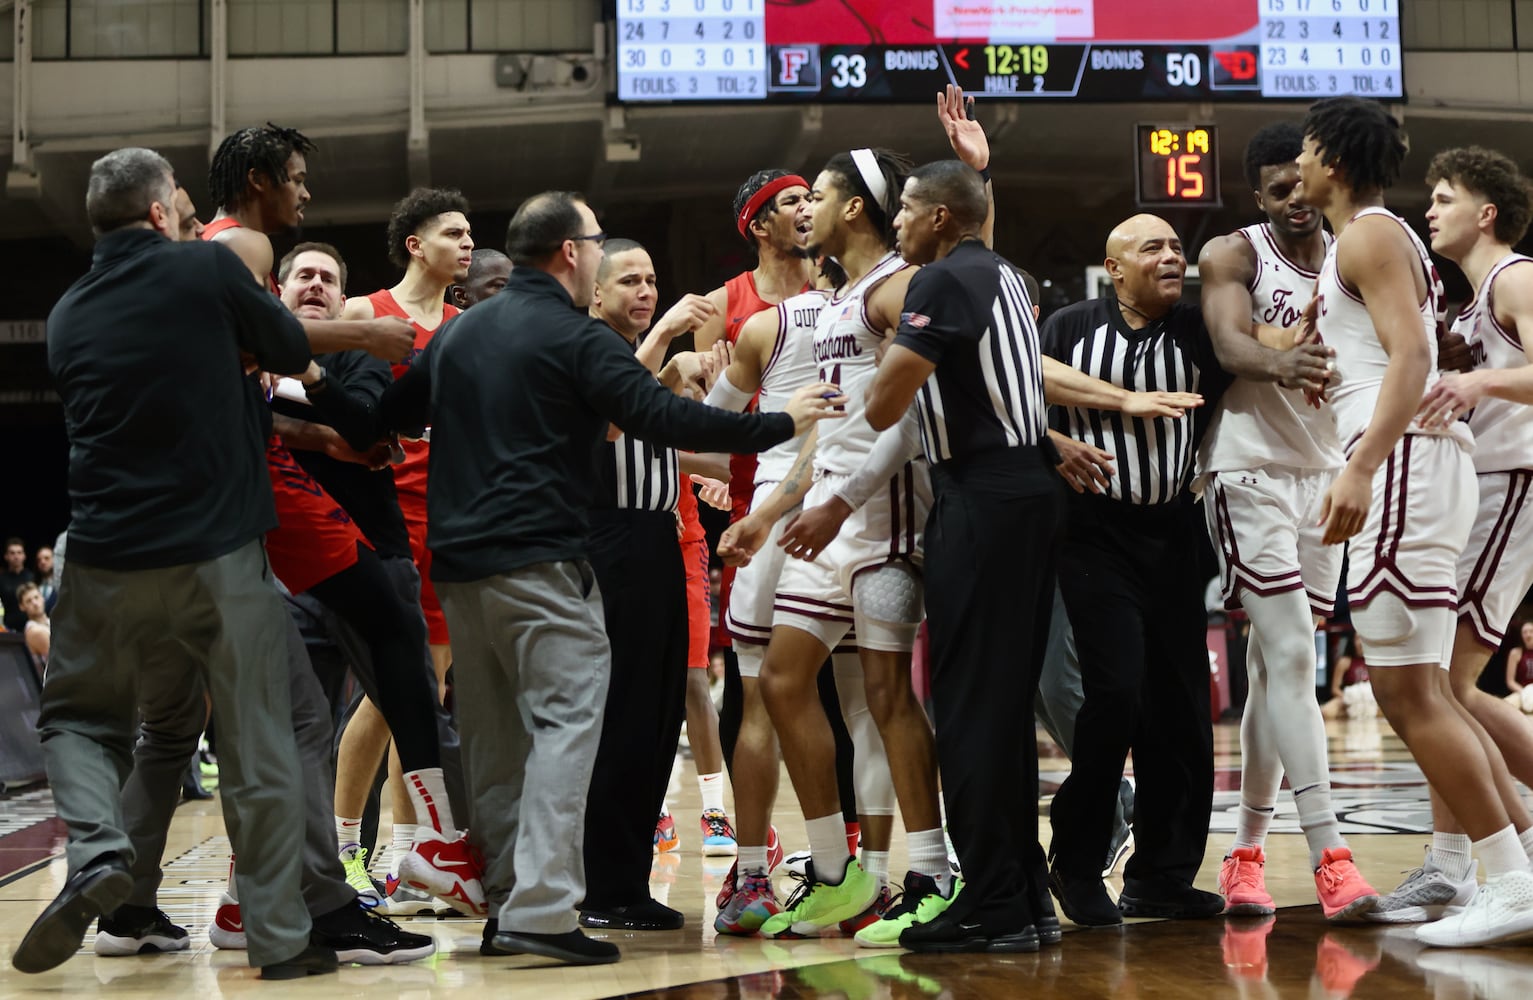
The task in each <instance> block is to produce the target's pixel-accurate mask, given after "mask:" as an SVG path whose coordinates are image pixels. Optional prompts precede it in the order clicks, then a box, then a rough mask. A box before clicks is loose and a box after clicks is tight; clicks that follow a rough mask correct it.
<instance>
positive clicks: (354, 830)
mask: <svg viewBox="0 0 1533 1000" xmlns="http://www.w3.org/2000/svg"><path fill="white" fill-rule="evenodd" d="M361 839H362V818H361V817H360V816H359V817H357V818H356V819H352V818H350V817H349V816H337V817H336V818H335V843H336V847H337V848H338V849H339V850H342V851H344V850H346V849H347V848H349V847H356V846H357V844H358V843H359V842H360V841H361Z"/></svg>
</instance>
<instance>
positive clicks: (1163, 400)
mask: <svg viewBox="0 0 1533 1000" xmlns="http://www.w3.org/2000/svg"><path fill="white" fill-rule="evenodd" d="M1202 405H1203V397H1202V396H1201V395H1199V394H1198V393H1196V392H1131V393H1129V395H1128V399H1126V400H1125V401H1124V403H1123V413H1124V415H1125V416H1130V417H1144V418H1146V419H1151V420H1153V419H1155V418H1156V417H1169V418H1172V419H1175V418H1177V417H1180V416H1182V415H1183V414H1185V413H1186V412H1187V411H1188V410H1192V409H1196V408H1197V407H1199V406H1202Z"/></svg>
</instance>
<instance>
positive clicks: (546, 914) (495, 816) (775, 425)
mask: <svg viewBox="0 0 1533 1000" xmlns="http://www.w3.org/2000/svg"><path fill="white" fill-rule="evenodd" d="M605 238H606V236H605V234H604V233H601V232H600V231H598V229H597V223H596V216H595V214H594V213H593V212H592V211H591V209H590V207H589V206H588V205H586V203H585V201H584V200H583V199H582V198H581V197H580V196H579V195H574V194H569V193H566V192H548V193H544V194H540V195H535V196H534V197H532V198H530V199H528V200H527V201H526V202H524V203H523V204H522V206H521V207H520V208H519V209H517V212H516V215H515V217H513V218H512V220H511V225H510V227H509V228H508V230H507V233H506V252H507V255H508V256H510V258H511V259H512V261H513V262H514V263H515V265H516V268H515V270H514V271H513V272H512V274H511V279H510V281H509V282H508V283H507V285H506V288H505V290H504V291H502V292H501V293H500V294H499V295H496V296H495V297H494V298H492V299H489V300H487V301H485V302H482V303H480V305H479V306H478V307H477V308H475V309H473V310H471V311H470V312H468V313H465V314H464V315H463V316H461V317H459V318H457V319H455V320H454V321H453V322H452V323H451V324H450V325H448V326H447V327H444V328H443V329H442V331H441V332H440V333H438V334H437V335H436V337H434V338H433V339H432V341H431V343H430V344H429V345H428V346H427V347H426V350H425V351H424V352H422V354H421V356H420V358H419V360H417V361H416V363H415V365H414V367H412V368H411V370H410V371H409V372H407V373H406V374H405V375H404V376H403V377H402V378H401V379H400V380H399V381H398V382H396V383H395V384H394V385H393V386H391V387H390V389H389V390H388V391H387V392H386V393H385V394H384V399H383V412H384V418H385V422H386V423H388V424H389V425H390V426H393V427H397V428H401V429H408V428H409V427H410V426H411V425H412V424H413V425H415V426H419V425H420V424H421V423H424V422H425V420H424V418H425V416H426V415H427V413H426V408H425V406H424V405H423V404H425V403H427V402H428V400H429V402H430V412H429V415H430V418H431V419H430V423H431V425H432V427H431V470H430V477H431V478H430V484H429V488H428V492H427V500H426V514H427V519H428V522H427V523H428V529H427V536H426V541H427V544H428V545H429V546H430V548H431V557H432V565H431V578H432V580H433V582H435V583H436V585H437V592H438V594H440V595H441V598H442V609H443V611H444V612H445V613H446V615H447V621H448V625H449V627H450V628H451V629H452V634H453V659H454V663H455V666H454V673H455V674H456V681H457V685H456V686H457V703H458V714H459V723H460V727H461V731H462V740H463V752H464V763H465V768H466V770H467V772H468V778H469V784H470V788H469V797H470V799H471V800H472V802H473V805H472V807H471V810H470V821H469V825H470V830H471V831H472V833H473V838H474V841H475V843H476V844H477V845H478V846H480V847H481V849H483V850H484V852H485V868H484V888H485V895H486V896H487V897H488V900H489V903H490V906H491V914H490V917H491V919H490V923H489V926H488V927H487V928H486V931H485V942H484V945H483V947H482V949H481V950H483V951H485V952H486V953H488V954H497V953H503V954H516V953H523V952H526V953H530V954H537V955H544V956H547V957H550V958H555V959H558V960H560V961H565V962H571V963H578V964H594V963H601V962H614V961H617V959H618V950H617V947H616V946H615V945H613V944H610V943H608V942H604V941H592V940H589V939H587V938H586V937H585V936H584V935H583V934H582V933H581V932H580V930H579V928H578V927H577V917H576V911H575V904H576V903H578V902H580V900H581V897H582V896H583V895H584V892H585V874H584V865H583V862H582V859H581V852H582V847H583V841H584V837H583V829H584V826H583V823H584V817H585V804H586V795H587V792H588V788H589V785H590V779H591V768H592V764H593V761H594V758H595V754H596V748H597V743H598V740H599V737H600V734H601V726H602V710H603V704H604V701H605V698H606V691H607V680H608V675H609V673H610V669H611V651H610V648H609V646H608V642H607V634H606V630H605V627H604V625H603V618H602V605H601V594H600V592H599V591H598V590H597V587H596V580H595V577H594V576H593V575H592V572H591V567H590V565H589V563H588V562H587V561H586V551H587V550H586V546H587V540H586V536H587V520H586V510H587V508H589V507H590V506H591V504H592V502H593V499H594V496H595V490H596V489H597V484H598V483H599V479H598V477H597V472H596V464H595V463H596V459H597V454H598V446H599V445H600V444H601V443H602V441H603V440H604V439H605V438H606V434H607V428H608V426H609V425H610V424H617V425H618V426H620V427H622V428H623V429H624V430H625V431H627V432H628V433H630V434H634V435H636V436H638V437H640V438H643V439H644V440H646V441H650V442H653V443H655V444H658V445H668V446H672V447H679V448H688V449H695V450H698V451H725V452H750V451H760V450H762V449H764V448H768V447H771V446H772V445H774V444H776V443H778V442H780V441H786V440H787V439H788V438H790V437H792V436H793V435H794V434H795V433H797V432H798V431H800V430H803V429H804V428H806V427H807V426H808V425H809V424H810V423H812V422H813V421H814V420H817V419H819V418H821V417H824V416H829V415H833V414H832V411H831V409H830V408H831V407H832V406H834V405H835V404H836V403H837V401H838V400H839V399H840V397H838V396H834V395H830V396H829V398H826V396H827V390H828V389H829V388H830V387H828V386H825V385H816V386H810V387H809V388H808V389H806V390H804V391H802V392H800V393H799V395H798V396H796V397H795V399H794V402H793V403H792V404H790V406H789V408H788V411H787V412H786V413H778V414H737V413H729V412H725V411H721V410H713V409H710V408H708V407H704V406H702V405H700V404H697V403H692V402H689V401H686V400H683V399H680V398H678V397H677V396H675V395H673V394H672V393H671V392H668V391H667V390H665V389H663V388H661V386H660V385H659V384H658V383H657V382H656V381H655V379H654V377H653V376H652V375H650V373H649V371H648V370H647V369H645V368H644V367H643V366H642V365H640V364H639V362H638V361H636V360H635V359H634V356H633V352H632V350H631V349H630V348H629V346H628V344H627V343H626V342H625V341H624V340H623V339H622V338H621V337H618V336H615V335H614V334H613V331H612V329H611V328H610V327H608V326H607V325H606V324H604V323H602V322H600V321H599V320H595V319H592V318H590V317H589V316H587V315H586V313H585V311H584V310H585V309H586V307H587V306H588V305H589V303H590V300H591V294H592V292H593V290H594V289H595V284H596V270H597V267H598V266H599V265H600V263H601V256H602V255H601V244H602V241H603V240H604V239H605ZM513 706H514V708H513ZM636 752H651V750H649V749H642V750H641V749H640V748H636ZM523 828H525V829H526V830H527V834H528V835H527V836H525V837H521V836H518V834H519V832H520V831H521V830H522V829H523Z"/></svg>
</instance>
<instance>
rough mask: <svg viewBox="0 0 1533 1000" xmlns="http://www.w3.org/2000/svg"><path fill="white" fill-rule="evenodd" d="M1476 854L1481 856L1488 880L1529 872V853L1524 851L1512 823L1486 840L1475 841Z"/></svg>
mask: <svg viewBox="0 0 1533 1000" xmlns="http://www.w3.org/2000/svg"><path fill="white" fill-rule="evenodd" d="M1474 853H1475V854H1477V855H1478V856H1479V858H1480V864H1482V865H1484V866H1485V877H1486V878H1494V877H1495V876H1497V875H1502V874H1505V873H1506V872H1525V871H1527V870H1528V852H1526V851H1524V850H1523V849H1522V842H1521V841H1519V840H1518V839H1517V831H1516V830H1514V829H1513V828H1512V824H1510V823H1508V824H1507V825H1506V826H1504V827H1502V828H1501V829H1499V830H1497V831H1496V832H1495V833H1493V834H1491V835H1490V836H1489V837H1486V838H1485V839H1484V840H1477V841H1475V842H1474ZM1465 874H1468V873H1467V872H1466V873H1465Z"/></svg>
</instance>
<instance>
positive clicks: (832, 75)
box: [614, 0, 1404, 103]
mask: <svg viewBox="0 0 1533 1000" xmlns="http://www.w3.org/2000/svg"><path fill="white" fill-rule="evenodd" d="M614 3H615V10H614V15H615V25H616V29H617V34H616V46H615V55H616V60H617V99H618V100H619V101H623V102H665V101H771V102H791V101H799V102H833V101H889V102H902V103H924V102H926V101H929V100H931V98H932V95H933V94H934V93H936V92H937V91H938V90H940V89H941V88H942V86H943V85H944V84H948V83H956V84H958V85H959V86H961V87H963V89H964V90H965V91H966V92H967V93H970V94H973V95H974V96H975V97H980V98H986V97H989V98H1004V99H1018V100H1021V99H1034V98H1042V99H1049V98H1055V99H1075V100H1087V101H1125V102H1145V101H1198V102H1204V101H1220V100H1230V101H1250V100H1254V99H1262V98H1288V99H1299V100H1306V101H1313V100H1316V99H1318V98H1321V97H1329V96H1334V95H1337V94H1357V95H1360V96H1363V97H1376V98H1394V99H1399V98H1402V97H1403V96H1404V86H1403V84H1402V81H1401V77H1400V69H1401V67H1400V0H1052V2H1051V0H614Z"/></svg>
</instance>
